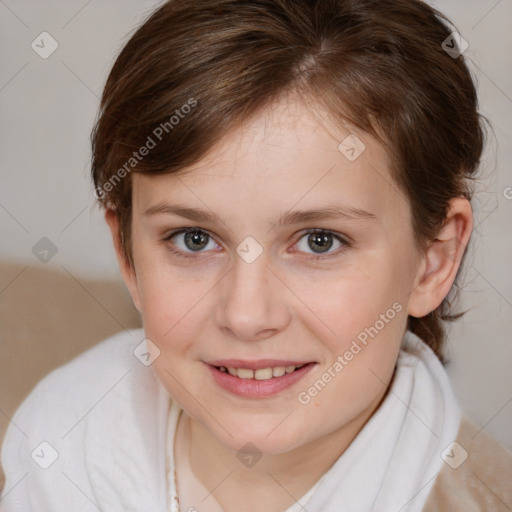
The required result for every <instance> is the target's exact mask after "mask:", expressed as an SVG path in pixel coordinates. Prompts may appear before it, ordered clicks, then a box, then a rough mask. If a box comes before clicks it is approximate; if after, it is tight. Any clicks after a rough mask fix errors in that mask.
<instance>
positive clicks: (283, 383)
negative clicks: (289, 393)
mask: <svg viewBox="0 0 512 512" xmlns="http://www.w3.org/2000/svg"><path fill="white" fill-rule="evenodd" d="M206 366H208V368H209V370H210V372H211V374H212V376H213V379H214V380H215V382H216V383H217V384H218V385H219V386H220V387H221V388H222V389H225V390H226V391H229V392H230V393H233V394H234V395H237V396H243V397H246V398H263V397H267V396H272V395H276V394H277V393H279V392H281V391H283V390H284V389H287V388H289V387H290V386H293V384H295V383H296V382H298V381H299V380H300V379H302V377H304V375H306V373H308V372H309V371H310V370H311V369H312V368H313V366H315V363H308V364H306V365H304V366H303V367H302V368H299V369H298V370H295V371H294V372H292V373H285V374H284V375H283V376H282V377H272V378H271V379H268V380H256V379H240V378H239V377H234V376H233V375H230V374H229V373H227V372H221V371H220V370H218V369H217V368H216V367H215V366H212V365H209V364H207V365H206Z"/></svg>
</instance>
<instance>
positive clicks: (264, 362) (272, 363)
mask: <svg viewBox="0 0 512 512" xmlns="http://www.w3.org/2000/svg"><path fill="white" fill-rule="evenodd" d="M312 362H313V361H297V360H296V359H293V360H292V359H289V360H284V359H258V360H257V361H248V360H247V359H218V360H216V361H208V362H207V364H209V365H211V366H224V367H226V368H246V369H249V370H259V369H260V368H269V367H272V368H274V367H276V366H302V365H304V364H308V363H312Z"/></svg>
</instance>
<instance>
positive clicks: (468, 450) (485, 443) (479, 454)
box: [423, 415, 512, 512]
mask: <svg viewBox="0 0 512 512" xmlns="http://www.w3.org/2000/svg"><path fill="white" fill-rule="evenodd" d="M443 453H444V459H445V463H444V464H443V467H442V469H441V471H440V472H439V474H438V475H437V478H436V480H435V482H434V486H433V487H432V490H431V491H430V494H429V497H428V499H427V502H426V504H425V507H424V509H423V511H424V512H435V511H441V510H450V511H452V512H458V511H460V512H484V511H485V512H486V511H489V510H493V511H495V512H499V511H504V512H505V511H509V510H511V509H512V486H511V480H512V452H510V450H508V449H507V448H506V447H505V446H503V445H502V444H500V443H499V442H498V441H497V440H496V439H494V438H493V437H492V436H490V435H489V434H487V433H486V432H484V431H483V430H482V429H480V428H479V427H478V426H477V425H476V424H475V423H474V422H473V421H471V420H470V419H469V418H467V417H466V416H464V415H463V416H462V419H461V424H460V428H459V433H458V435H457V438H456V439H455V443H454V444H453V445H451V446H450V447H448V449H447V450H445V451H444V452H443Z"/></svg>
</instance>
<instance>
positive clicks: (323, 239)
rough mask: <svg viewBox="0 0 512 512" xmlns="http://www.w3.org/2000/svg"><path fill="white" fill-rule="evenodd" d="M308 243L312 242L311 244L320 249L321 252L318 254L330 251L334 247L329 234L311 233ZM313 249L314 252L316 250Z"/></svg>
mask: <svg viewBox="0 0 512 512" xmlns="http://www.w3.org/2000/svg"><path fill="white" fill-rule="evenodd" d="M308 242H311V244H314V245H316V246H317V247H319V248H320V251H317V252H325V251H328V250H329V249H330V248H331V246H332V240H331V235H329V234H328V233H311V234H310V235H309V238H308ZM311 248H312V249H313V250H314V249H315V248H314V247H313V246H312V245H311Z"/></svg>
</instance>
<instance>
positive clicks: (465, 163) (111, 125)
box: [91, 0, 484, 361]
mask: <svg viewBox="0 0 512 512" xmlns="http://www.w3.org/2000/svg"><path fill="white" fill-rule="evenodd" d="M449 26H450V25H449V22H448V20H447V19H446V18H445V17H443V15H441V14H440V13H439V12H437V11H435V10H434V9H432V8H431V7H429V6H428V5H427V4H426V3H424V2H422V1H419V0H321V1H318V2H315V1H310V0H309V1H308V0H194V1H193V2H190V1H188V0H186V1H185V0H171V1H169V2H166V3H165V4H163V5H162V6H161V7H159V8H158V9H157V10H156V11H155V12H154V13H152V14H151V15H150V16H149V17H148V18H147V20H146V21H145V22H144V23H143V24H142V25H141V26H140V27H139V28H138V29H137V30H136V32H135V33H134V34H133V36H132V37H131V38H130V39H129V41H128V42H127V43H126V45H125V46H124V48H123V49H122V51H121V53H120V55H119V56H118V58H117V60H116V62H115V64H114V66H113V68H112V70H111V72H110V75H109V77H108V80H107V82H106V85H105V89H104V91H103V96H102V100H101V107H100V111H99V113H98V118H97V120H96V123H95V126H94V129H93V132H92V134H91V142H92V149H93V159H92V177H93V181H94V185H95V187H96V188H95V195H96V197H97V198H98V199H99V202H100V204H101V205H102V206H104V207H109V208H113V209H114V210H115V211H116V214H117V215H118V217H119V220H120V224H121V245H122V248H123V251H124V253H125V256H126V257H127V259H128V261H129V262H130V264H133V260H132V253H131V240H130V224H131V179H130V178H131V174H130V172H131V171H133V172H140V173H176V172H179V171H180V170H182V169H185V168H186V167H187V166H189V165H191V164H193V163H196V162H197V161H198V160H200V159H201V158H202V157H203V156H204V155H206V153H207V152H208V151H209V150H211V149H212V148H213V147H214V146H215V145H216V143H218V142H219V141H220V139H221V138H222V137H223V135H225V134H226V132H227V131H228V130H229V129H230V128H233V126H235V125H237V124H239V123H243V122H244V120H246V119H247V118H248V117H249V116H251V115H253V114H255V113H256V112H258V111H260V110H261V109H263V108H265V107H266V106H269V105H270V104H271V103H272V102H274V101H276V100H277V99H278V98H279V97H280V96H281V95H283V94H287V93H289V92H292V91H293V92H297V93H299V94H301V95H303V96H304V97H306V96H308V97H309V98H311V99H312V100H313V101H315V102H317V104H323V105H324V106H325V107H326V108H327V109H328V111H329V112H330V113H331V114H332V117H333V119H336V120H339V121H340V122H341V121H343V120H345V121H348V122H350V123H352V124H353V125H355V126H357V127H358V128H360V129H361V130H363V131H365V132H367V133H370V134H372V135H374V136H376V137H377V138H378V139H379V140H381V142H382V143H383V144H385V145H386V147H387V148H388V152H389V155H390V157H391V159H392V172H393V175H394V178H395V181H396V183H397V184H398V188H399V190H401V191H402V192H403V193H404V195H405V196H406V197H407V198H408V200H409V202H410V205H411V210H412V212H413V228H414V233H415V237H416V241H417V244H418V247H420V248H425V247H426V245H427V244H428V242H429V241H431V240H434V239H435V236H436V234H437V232H438V230H439V228H440V226H441V223H442V221H443V220H444V218H445V216H446V213H447V204H448V201H449V200H450V199H451V198H453V197H457V196H463V197H466V198H468V199H470V198H471V195H472V191H471V189H470V180H469V178H471V177H472V175H473V174H474V172H475V171H476V169H477V166H478V163H479V159H480V156H481V152H482V147H483V141H484V136H483V131H482V126H481V122H480V116H479V114H478V112H477V97H476V92H475V87H474V84H473V81H472V78H471V75H470V73H469V71H468V69H467V67H466V65H465V62H464V58H463V56H462V55H461V56H459V57H457V58H454V56H450V55H449V54H448V53H447V52H446V51H445V50H444V49H443V47H442V43H443V41H445V40H446V39H447V38H448V37H449V36H450V33H451V32H452V30H451V29H450V28H449ZM185 107H187V108H185ZM143 147H146V151H144V150H143V149H142V148H143ZM148 148H149V150H148ZM139 153H140V154H142V153H144V156H143V157H142V156H141V155H140V154H139ZM135 155H136V156H135ZM458 316H460V314H459V315H450V303H449V300H448V298H446V299H445V300H444V301H443V303H442V304H441V305H440V306H439V307H438V308H437V309H436V310H435V311H433V312H432V313H430V314H429V315H427V316H425V317H423V318H412V317H410V318H409V325H408V327H409V329H411V330H412V331H413V332H414V333H416V334H417V335H418V336H419V337H421V338H422V339H423V340H424V341H425V342H426V343H427V344H428V345H429V346H430V347H431V348H432V349H433V350H434V352H435V353H436V354H437V356H438V357H439V358H440V360H441V361H443V353H442V347H443V342H444V337H445V332H444V327H443V322H442V320H452V319H454V318H457V317H458Z"/></svg>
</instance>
